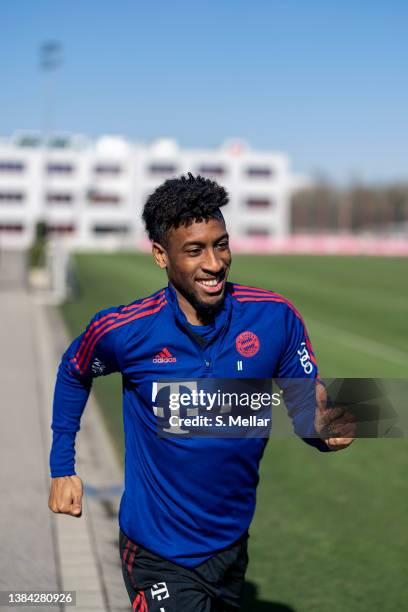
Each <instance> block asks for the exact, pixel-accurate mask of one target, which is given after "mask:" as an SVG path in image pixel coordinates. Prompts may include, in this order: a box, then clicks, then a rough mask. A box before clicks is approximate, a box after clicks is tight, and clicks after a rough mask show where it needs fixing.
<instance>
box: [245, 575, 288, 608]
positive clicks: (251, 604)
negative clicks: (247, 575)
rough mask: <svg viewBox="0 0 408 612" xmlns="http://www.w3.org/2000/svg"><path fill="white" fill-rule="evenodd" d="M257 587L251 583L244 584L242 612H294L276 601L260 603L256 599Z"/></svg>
mask: <svg viewBox="0 0 408 612" xmlns="http://www.w3.org/2000/svg"><path fill="white" fill-rule="evenodd" d="M257 591H258V587H257V586H256V585H255V584H254V583H253V582H246V583H245V587H244V593H243V597H242V605H241V610H242V612H252V611H253V610H256V611H257V612H258V611H259V612H296V611H295V610H294V608H292V607H290V606H287V605H286V604H284V603H279V602H277V601H261V600H260V599H258V594H257Z"/></svg>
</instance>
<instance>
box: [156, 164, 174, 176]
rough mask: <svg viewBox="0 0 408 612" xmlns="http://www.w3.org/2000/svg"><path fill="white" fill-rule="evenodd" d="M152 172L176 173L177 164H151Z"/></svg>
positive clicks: (158, 173)
mask: <svg viewBox="0 0 408 612" xmlns="http://www.w3.org/2000/svg"><path fill="white" fill-rule="evenodd" d="M149 172H150V174H157V175H162V174H176V172H177V166H175V165H173V164H150V166H149Z"/></svg>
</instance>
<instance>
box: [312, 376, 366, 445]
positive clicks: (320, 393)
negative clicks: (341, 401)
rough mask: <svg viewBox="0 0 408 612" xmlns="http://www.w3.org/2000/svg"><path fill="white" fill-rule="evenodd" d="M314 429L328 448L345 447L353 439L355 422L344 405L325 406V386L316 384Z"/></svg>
mask: <svg viewBox="0 0 408 612" xmlns="http://www.w3.org/2000/svg"><path fill="white" fill-rule="evenodd" d="M315 429H316V431H317V433H318V434H319V436H320V437H321V438H322V439H323V440H324V441H325V443H326V444H327V446H328V447H329V448H330V450H333V451H337V450H342V449H343V448H347V446H350V444H351V443H352V442H353V440H354V439H355V435H356V422H355V418H354V416H353V415H352V414H351V413H350V412H347V409H346V408H345V407H344V406H334V407H330V406H329V407H328V406H327V392H326V389H325V387H324V386H323V385H322V384H320V383H318V384H317V385H316V415H315Z"/></svg>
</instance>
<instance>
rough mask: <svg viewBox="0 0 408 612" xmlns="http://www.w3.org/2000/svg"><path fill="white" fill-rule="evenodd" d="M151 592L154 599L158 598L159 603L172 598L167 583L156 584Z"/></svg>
mask: <svg viewBox="0 0 408 612" xmlns="http://www.w3.org/2000/svg"><path fill="white" fill-rule="evenodd" d="M150 592H151V594H152V599H156V598H157V599H158V600H159V601H161V600H162V599H167V598H168V597H170V595H169V591H168V588H167V584H166V583H165V582H158V583H157V584H154V585H153V587H152V588H151V589H150Z"/></svg>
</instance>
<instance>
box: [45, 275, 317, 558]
mask: <svg viewBox="0 0 408 612" xmlns="http://www.w3.org/2000/svg"><path fill="white" fill-rule="evenodd" d="M211 327H213V329H211ZM192 330H194V326H191V325H190V324H189V323H188V322H187V319H186V317H185V315H184V313H183V312H182V311H181V309H180V307H179V304H178V300H177V297H176V293H175V291H174V289H173V287H172V286H171V285H169V286H167V287H166V288H164V289H161V290H160V291H157V292H156V293H154V294H153V295H151V296H149V297H147V298H144V299H140V300H136V301H135V302H133V303H132V304H130V305H128V306H118V307H114V308H108V309H106V310H103V311H101V312H99V313H98V314H96V315H95V317H94V318H93V319H92V321H91V322H90V324H89V325H88V327H87V329H86V331H85V332H84V333H83V334H81V335H80V336H79V337H78V338H76V339H75V340H74V341H73V342H72V344H71V345H70V347H69V348H68V350H67V351H66V352H65V353H64V355H63V357H62V361H61V364H60V367H59V370H58V375H57V381H56V386H55V395H54V407H53V420H52V430H53V445H52V449H51V455H50V465H51V476H52V477H57V476H69V475H73V474H75V436H76V432H77V431H78V430H79V428H80V419H81V415H82V412H83V410H84V407H85V404H86V401H87V398H88V395H89V392H90V389H91V385H92V379H93V378H94V377H96V376H100V375H106V374H110V373H111V372H121V374H122V379H123V421H124V431H125V448H126V455H125V457H126V458H125V490H124V493H123V496H122V500H121V506H120V513H119V523H120V526H121V528H122V530H123V531H124V532H125V533H126V534H127V535H128V536H129V537H130V538H131V539H132V540H134V541H135V542H137V543H139V544H141V545H142V546H144V547H146V548H148V549H150V550H151V551H152V552H154V553H156V554H158V555H160V556H162V557H164V558H166V559H168V560H170V561H173V562H174V563H177V564H179V565H182V566H185V567H195V566H197V565H199V564H200V563H202V562H203V561H205V560H207V559H208V558H210V557H211V556H213V555H214V554H216V553H217V552H218V551H220V550H222V549H223V548H226V547H227V546H230V545H231V544H233V543H234V542H236V541H237V540H238V539H239V538H240V537H242V536H243V534H245V532H246V531H247V529H248V527H249V525H250V523H251V520H252V518H253V514H254V511H255V495H256V486H257V484H258V479H259V476H258V467H259V461H260V459H261V457H262V454H263V451H264V449H265V445H266V442H267V439H264V438H231V439H228V438H197V437H195V438H183V437H181V438H180V437H176V436H175V437H168V438H163V437H159V436H158V435H157V413H155V411H154V406H153V404H154V396H155V388H157V381H158V380H161V379H169V378H170V379H173V378H174V379H178V380H181V381H182V380H183V379H185V378H188V379H202V378H205V377H207V378H224V379H225V378H230V379H231V378H242V379H245V378H252V379H254V378H272V377H274V378H311V379H315V378H317V377H318V373H317V366H316V360H315V357H314V354H313V351H312V347H311V345H310V341H309V338H308V335H307V332H306V329H305V326H304V323H303V321H302V318H301V316H300V314H299V313H298V311H297V310H296V309H295V307H294V306H293V305H292V304H291V303H290V302H289V301H288V300H287V299H285V298H284V297H282V296H281V295H279V294H277V293H274V292H272V291H267V290H265V289H257V288H254V287H246V286H243V285H237V284H232V283H227V286H226V296H225V302H224V306H223V308H222V310H221V311H220V312H219V314H218V315H217V316H216V318H215V323H214V325H213V326H208V328H207V327H206V328H205V329H203V332H204V333H203V334H197V333H194V331H192ZM198 331H200V330H198ZM200 335H201V338H200ZM291 412H292V413H291ZM289 413H290V416H291V417H292V419H293V424H294V429H295V432H297V433H298V434H299V435H301V436H302V437H304V438H306V437H308V436H310V438H308V439H306V440H305V441H306V442H308V443H310V444H311V445H313V446H315V447H316V448H318V449H319V450H322V451H326V450H328V448H327V446H326V445H325V444H324V442H323V441H322V440H320V439H313V436H314V437H315V438H318V436H317V434H316V431H315V429H314V410H312V409H307V408H303V409H299V407H296V406H293V410H292V411H291V409H289Z"/></svg>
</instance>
